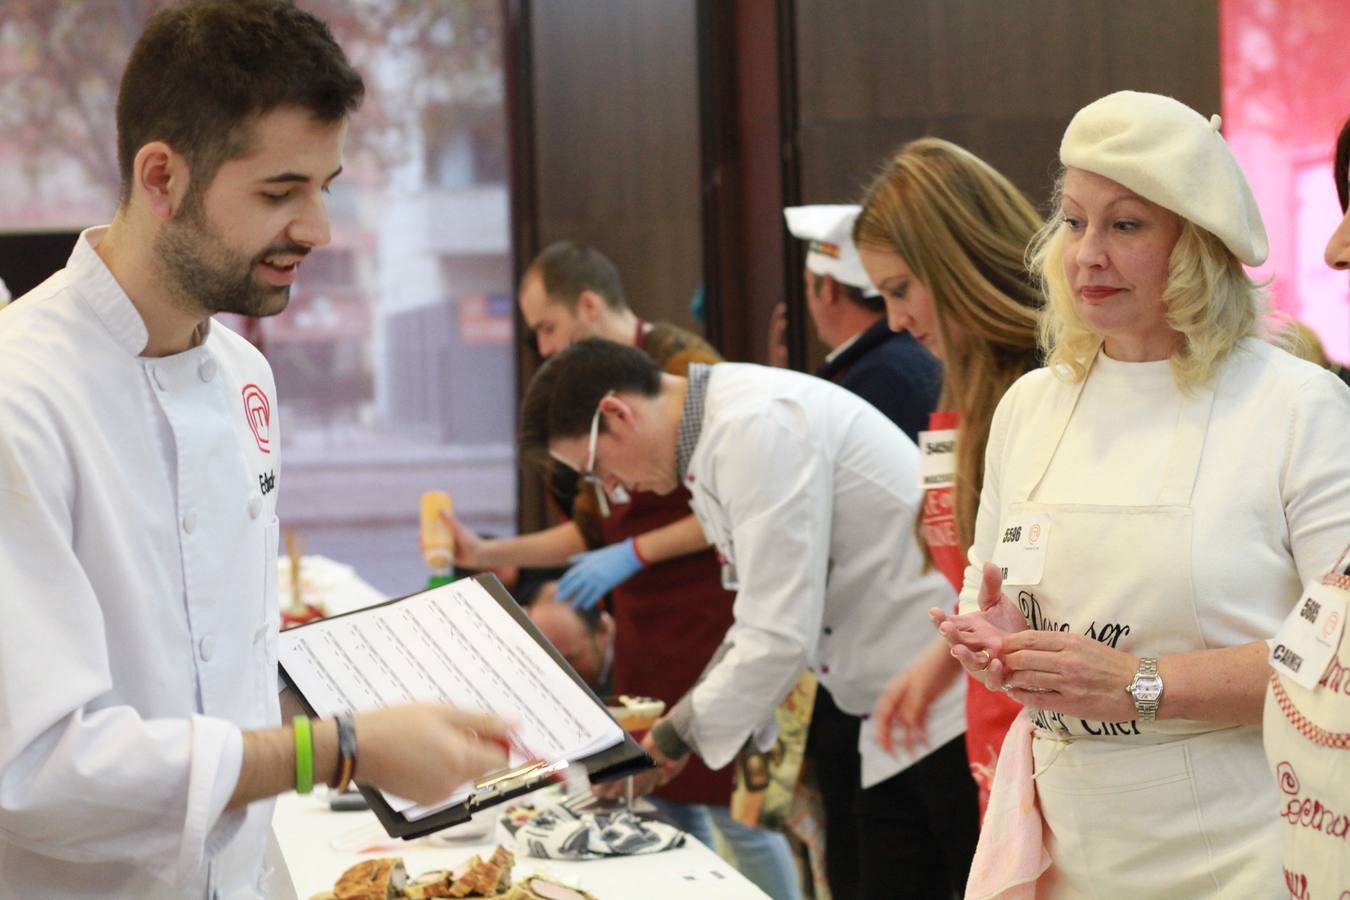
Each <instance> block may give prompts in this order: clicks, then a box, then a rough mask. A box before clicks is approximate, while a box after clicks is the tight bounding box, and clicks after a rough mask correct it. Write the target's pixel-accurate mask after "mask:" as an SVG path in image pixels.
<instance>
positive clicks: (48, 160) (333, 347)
mask: <svg viewBox="0 0 1350 900" xmlns="http://www.w3.org/2000/svg"><path fill="white" fill-rule="evenodd" d="M300 4H301V5H302V6H304V7H305V8H307V9H309V10H311V11H312V12H314V13H316V14H317V15H319V16H321V17H322V18H323V19H325V21H327V22H328V23H329V25H330V26H331V27H332V30H333V33H334V35H335V36H336V37H337V39H338V41H339V43H341V44H342V46H343V47H344V48H345V49H346V51H347V53H348V55H349V56H350V57H351V59H352V61H353V62H354V63H355V64H356V66H357V67H358V68H359V69H360V70H361V72H362V74H363V75H364V76H365V78H366V85H367V95H366V101H365V104H364V106H363V107H362V108H361V110H360V111H359V112H358V113H357V115H356V116H355V117H354V118H353V120H352V123H351V128H350V131H349V134H348V138H347V146H346V158H345V160H344V164H345V170H344V173H343V175H342V177H340V178H339V179H338V180H337V181H336V182H335V183H334V185H333V190H332V193H331V195H330V197H329V203H328V212H329V216H330V218H331V221H332V243H331V244H330V245H329V246H327V247H325V248H323V249H321V250H318V251H316V252H315V253H314V254H313V255H312V256H311V257H310V258H309V259H308V260H306V262H305V264H304V265H303V266H302V267H301V270H300V277H299V280H298V282H297V284H296V286H295V288H294V289H293V291H292V299H291V303H290V306H289V308H288V309H287V310H286V312H284V313H283V314H281V315H279V316H276V317H273V318H270V319H267V320H264V321H262V322H261V323H260V327H254V328H250V329H249V330H248V332H249V333H250V336H252V337H254V338H255V340H256V341H257V342H258V343H259V344H260V345H261V346H262V347H263V349H264V352H265V353H266V354H267V357H268V359H269V360H270V361H271V363H272V366H273V368H274V369H275V371H276V378H277V393H278V395H279V396H278V398H277V411H278V412H279V414H280V424H281V435H282V466H281V470H280V477H279V485H278V487H280V488H281V489H282V490H281V494H280V496H281V520H282V527H283V529H284V530H285V531H287V532H289V533H290V534H291V535H293V536H294V538H295V540H294V541H293V545H294V546H296V547H301V546H303V547H304V548H305V551H306V552H308V553H311V554H321V555H323V556H326V557H329V558H331V559H334V560H337V561H338V562H341V563H346V564H349V565H351V566H353V567H355V569H356V571H357V573H358V574H359V575H360V576H361V577H362V578H364V579H365V580H366V581H368V582H370V583H371V584H372V585H374V586H375V587H376V588H377V589H379V590H380V591H382V592H384V593H386V594H389V595H398V594H404V593H409V592H411V591H413V590H417V589H419V588H420V587H421V586H422V585H423V584H424V583H425V581H426V574H427V573H426V569H425V567H424V566H423V563H422V560H421V555H420V553H419V550H418V544H417V513H418V499H419V497H420V495H421V493H422V492H423V491H426V490H431V489H439V490H445V491H448V492H449V493H450V495H451V497H452V498H453V500H454V503H455V509H456V511H457V512H459V513H460V514H461V516H463V517H464V518H465V519H466V520H467V521H468V522H469V524H471V525H472V526H475V527H477V528H479V529H480V530H483V531H489V532H496V533H506V532H509V531H511V530H513V529H514V527H515V521H516V496H515V449H514V439H513V434H514V419H515V374H514V371H515V370H514V363H513V344H512V330H513V328H514V322H513V317H512V302H513V286H512V283H511V282H512V277H511V276H512V272H511V246H510V212H509V210H510V203H509V197H508V187H507V174H508V165H507V138H506V118H507V117H506V114H505V103H506V97H505V80H504V77H503V72H502V44H503V22H502V9H503V7H502V5H501V4H500V3H498V2H496V0H382V2H379V3H370V2H363V0H300ZM164 5H166V4H165V3H164V2H163V0H100V2H97V3H85V2H70V0H45V2H34V3H6V4H3V5H0V247H3V246H5V245H6V244H8V245H10V246H12V247H15V248H19V247H25V248H26V247H29V246H30V245H31V243H32V242H33V241H34V240H40V239H43V237H44V236H47V235H51V236H54V237H55V239H56V240H57V243H60V242H61V241H62V240H64V241H66V242H67V246H68V242H69V240H70V235H71V234H72V233H73V232H76V231H78V230H79V229H82V228H85V227H88V226H90V225H95V224H101V223H104V222H107V221H108V220H109V219H110V218H111V217H112V214H113V211H114V209H115V207H116V203H117V163H116V142H115V123H114V119H113V109H114V103H115V100H116V95H117V85H118V79H119V77H120V74H121V70H122V66H123V65H124V64H125V61H126V58H127V55H128V53H129V52H130V49H131V46H132V44H133V43H134V41H135V39H136V37H137V36H138V35H139V34H140V31H141V28H142V26H143V24H144V22H145V20H146V19H147V18H148V17H149V16H150V15H151V14H152V13H153V12H154V11H155V10H157V9H159V8H160V7H162V6H164ZM61 252H62V253H64V252H66V250H65V249H64V248H63V249H62V250H61ZM18 255H20V256H22V255H28V256H30V257H31V253H28V252H27V251H22V252H19V253H18ZM13 257H14V254H7V253H0V267H3V266H5V265H7V264H8V263H7V262H6V261H7V260H9V259H11V258H13ZM58 259H60V261H58V262H56V263H54V264H52V267H55V266H59V265H60V264H61V262H62V261H63V258H60V257H58ZM0 277H3V278H5V279H6V280H7V281H8V280H13V279H12V278H11V276H10V275H8V274H7V273H6V272H5V271H0ZM227 324H229V325H230V326H231V327H234V328H236V329H241V328H242V327H243V325H244V323H241V322H239V321H231V322H229V323H227Z"/></svg>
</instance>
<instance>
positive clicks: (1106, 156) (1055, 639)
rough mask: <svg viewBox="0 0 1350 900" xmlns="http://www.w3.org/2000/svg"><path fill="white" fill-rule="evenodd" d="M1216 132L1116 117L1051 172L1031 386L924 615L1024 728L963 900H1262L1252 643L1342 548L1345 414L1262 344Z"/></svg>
mask: <svg viewBox="0 0 1350 900" xmlns="http://www.w3.org/2000/svg"><path fill="white" fill-rule="evenodd" d="M1219 124H1220V123H1219V119H1218V117H1217V116H1215V117H1214V118H1213V119H1211V120H1208V121H1207V120H1206V119H1204V118H1203V117H1202V116H1200V115H1199V114H1198V113H1196V112H1194V111H1193V110H1191V109H1190V108H1188V107H1186V106H1185V105H1183V104H1181V103H1178V102H1177V101H1175V100H1173V99H1171V98H1168V97H1162V96H1158V95H1154V94H1141V93H1134V92H1128V91H1127V92H1120V93H1116V94H1112V95H1110V96H1107V97H1104V98H1102V99H1101V100H1098V101H1096V102H1094V103H1092V104H1090V105H1089V106H1087V107H1085V108H1084V109H1082V110H1080V111H1079V113H1078V114H1077V115H1076V116H1075V117H1074V119H1073V121H1072V122H1070V124H1069V127H1068V130H1067V131H1066V132H1065V135H1064V140H1063V142H1062V144H1061V146H1060V161H1061V162H1062V163H1063V165H1064V171H1063V174H1062V176H1061V179H1060V183H1059V191H1058V197H1057V201H1056V207H1057V208H1056V210H1055V212H1054V215H1053V216H1052V218H1051V220H1050V221H1049V222H1048V223H1047V225H1046V227H1045V229H1043V231H1042V232H1041V233H1040V234H1039V235H1038V237H1037V240H1036V241H1035V242H1034V243H1033V246H1032V249H1031V251H1030V253H1031V257H1032V263H1033V269H1034V271H1035V272H1036V273H1037V274H1038V276H1039V277H1040V280H1041V283H1042V286H1043V291H1044V293H1045V296H1046V312H1045V315H1044V319H1043V321H1042V323H1041V342H1042V345H1043V349H1044V351H1045V353H1046V356H1047V367H1046V368H1045V369H1042V370H1038V371H1035V372H1032V373H1030V374H1028V375H1026V376H1025V377H1023V378H1022V379H1020V380H1019V381H1018V382H1017V383H1016V384H1015V385H1013V387H1012V388H1011V389H1010V390H1009V391H1008V393H1007V394H1006V395H1005V396H1004V398H1003V400H1002V402H1001V403H1000V404H999V407H998V410H997V412H996V413H995V415H994V420H993V424H992V427H991V430H990V438H989V444H988V449H987V452H986V460H987V463H986V474H985V480H984V491H983V493H982V495H981V498H980V510H979V514H978V518H977V524H976V533H975V543H974V545H973V546H972V548H971V551H970V562H971V565H970V567H969V568H968V569H967V572H966V580H965V589H964V591H963V592H962V607H961V609H962V614H961V615H957V616H947V615H944V614H942V613H941V612H939V611H934V619H935V621H936V622H937V623H938V627H939V631H940V632H941V633H942V635H943V636H944V637H945V638H947V640H948V641H949V642H950V643H951V644H952V647H953V654H954V655H955V656H956V657H957V659H958V660H960V661H961V663H962V665H964V666H965V667H966V669H967V670H968V671H970V672H972V674H975V675H976V676H977V677H980V678H982V679H983V680H984V682H985V684H986V685H987V686H989V687H990V688H998V689H1003V690H1006V691H1008V694H1009V696H1011V697H1013V698H1014V699H1015V700H1017V701H1018V702H1019V703H1022V704H1024V705H1025V706H1026V707H1027V714H1026V716H1025V717H1023V718H1021V719H1020V720H1019V723H1018V725H1016V726H1015V727H1014V729H1013V730H1012V731H1010V732H1009V738H1008V741H1007V742H1006V743H1005V745H1004V748H1003V751H1002V753H1001V755H1000V760H999V767H998V771H997V773H996V775H995V781H994V788H993V796H992V798H991V800H990V806H989V812H988V815H987V818H986V823H987V824H986V829H985V832H984V833H983V834H982V835H981V845H980V850H979V851H978V852H977V855H976V862H975V865H974V867H973V868H972V874H971V881H970V883H969V885H968V887H967V897H994V896H1026V897H1031V896H1035V897H1038V898H1043V897H1056V898H1057V897H1110V898H1114V897H1129V898H1132V900H1133V898H1177V897H1186V898H1196V897H1235V898H1247V897H1271V896H1275V895H1277V894H1281V893H1283V890H1284V880H1283V877H1282V875H1281V871H1280V858H1279V839H1278V838H1279V829H1280V828H1281V827H1283V826H1282V824H1281V821H1280V818H1279V814H1278V805H1277V804H1278V801H1277V793H1276V788H1275V785H1274V783H1273V780H1272V778H1271V776H1270V771H1269V769H1268V768H1267V766H1266V763H1265V759H1264V754H1263V752H1262V744H1261V731H1260V723H1261V715H1262V704H1263V699H1264V696H1265V692H1266V683H1267V679H1268V677H1269V669H1268V668H1267V662H1266V660H1267V654H1268V645H1267V643H1266V641H1267V639H1268V638H1270V637H1271V636H1272V635H1274V634H1275V632H1276V630H1277V629H1278V628H1279V626H1280V624H1281V622H1282V621H1283V620H1284V619H1285V617H1286V615H1287V614H1288V613H1289V612H1290V610H1291V609H1292V608H1293V606H1294V605H1295V603H1296V602H1297V601H1298V600H1299V595H1300V589H1301V586H1302V585H1303V584H1304V583H1306V582H1308V581H1309V580H1310V579H1315V578H1320V577H1321V575H1322V573H1323V572H1325V571H1326V570H1327V568H1328V567H1329V566H1330V565H1331V563H1332V562H1334V561H1335V559H1336V558H1337V556H1338V555H1339V554H1340V552H1341V550H1342V548H1343V546H1344V543H1345V540H1346V536H1347V535H1350V454H1346V453H1345V452H1344V436H1345V435H1346V434H1347V433H1350V392H1347V391H1346V390H1345V387H1344V385H1342V384H1340V383H1339V382H1338V381H1337V380H1336V378H1335V376H1333V375H1331V374H1330V373H1328V372H1326V371H1324V370H1322V369H1319V368H1318V367H1316V366H1313V365H1311V364H1309V363H1306V362H1303V361H1302V360H1298V359H1295V358H1294V357H1292V356H1290V355H1288V354H1286V353H1284V352H1283V351H1281V350H1278V349H1276V348H1274V347H1272V346H1270V345H1268V344H1266V343H1264V342H1262V341H1261V340H1260V339H1259V338H1258V336H1257V322H1258V313H1259V309H1260V307H1261V292H1260V290H1259V289H1258V287H1257V286H1256V285H1255V284H1254V283H1253V282H1252V281H1251V279H1250V278H1249V277H1248V276H1247V274H1246V273H1245V272H1244V270H1243V268H1242V264H1243V263H1247V264H1249V265H1258V264H1260V263H1261V262H1262V261H1263V260H1264V259H1265V257H1266V234H1265V228H1264V226H1263V225H1262V222H1261V215H1260V212H1259V211H1258V209H1257V207H1256V203H1255V201H1254V200H1253V198H1252V194H1251V190H1250V189H1249V187H1248V185H1247V181H1246V178H1245V177H1244V175H1243V174H1242V171H1241V170H1240V169H1239V167H1238V165H1237V162H1236V161H1235V160H1234V158H1233V156H1232V153H1231V152H1230V151H1229V149H1228V147H1227V145H1226V144H1225V142H1224V140H1223V138H1222V137H1221V136H1220V134H1219V130H1218V128H1219ZM1037 812H1039V816H1037ZM1041 820H1043V822H1044V826H1045V827H1044V830H1043V831H1042V828H1041Z"/></svg>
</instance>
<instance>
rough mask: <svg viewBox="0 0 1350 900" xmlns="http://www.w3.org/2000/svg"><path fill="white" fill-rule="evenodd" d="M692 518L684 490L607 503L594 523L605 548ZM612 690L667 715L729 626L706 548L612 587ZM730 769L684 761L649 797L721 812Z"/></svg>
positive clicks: (726, 594)
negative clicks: (654, 702)
mask: <svg viewBox="0 0 1350 900" xmlns="http://www.w3.org/2000/svg"><path fill="white" fill-rule="evenodd" d="M689 515H692V512H691V511H690V508H689V492H688V491H686V490H684V489H683V488H679V489H677V490H675V491H673V492H672V493H670V494H667V495H665V496H661V495H659V494H650V493H646V492H634V493H633V494H632V499H631V502H629V503H611V504H610V515H609V516H607V517H602V518H601V519H600V527H601V529H602V530H603V531H604V536H605V542H606V543H607V544H613V543H618V542H619V541H623V540H626V539H627V538H629V537H632V536H635V535H640V534H645V533H647V532H648V531H651V530H652V529H654V528H660V527H661V526H663V525H669V524H670V523H672V522H677V521H679V520H680V519H683V518H685V517H686V516H689ZM611 596H612V598H613V601H614V607H613V615H614V623H615V625H616V628H615V632H614V633H615V636H614V662H613V668H612V669H611V672H612V675H613V685H614V692H615V693H617V694H636V695H641V696H644V697H656V698H658V699H661V700H664V701H666V707H667V709H669V708H670V707H671V706H674V705H675V702H676V701H677V700H679V699H680V698H681V697H683V696H684V695H685V694H686V693H688V691H689V689H690V688H692V687H693V686H694V682H695V681H697V680H698V677H699V675H701V674H702V673H703V669H704V667H706V666H707V665H708V660H710V659H711V658H712V655H713V653H714V652H715V651H716V650H717V648H718V647H719V646H720V645H721V643H722V638H723V637H725V636H726V633H727V629H729V628H730V627H731V623H732V615H731V604H732V601H733V600H734V599H735V597H736V595H735V594H733V593H731V592H730V591H726V590H723V589H722V579H721V568H720V566H719V565H718V563H717V555H716V553H714V551H713V550H712V549H711V548H709V549H707V550H701V551H699V552H698V553H690V554H688V555H686V556H680V557H676V558H675V559H671V560H667V561H665V562H660V563H654V564H652V565H650V566H648V567H646V568H645V569H642V570H641V571H639V572H638V573H637V574H636V575H634V576H633V577H632V578H630V579H628V580H627V581H625V582H624V583H623V584H621V585H619V586H618V587H616V588H615V589H614V590H613V592H612V593H611ZM731 782H732V767H730V766H728V767H726V768H725V769H723V770H721V771H720V772H714V771H712V770H710V769H709V768H708V767H707V766H705V765H704V764H703V760H701V759H699V758H698V756H696V755H695V756H691V758H690V760H689V764H688V765H687V766H685V768H684V771H683V772H681V773H680V776H679V777H678V778H676V779H675V780H674V781H672V782H671V783H670V784H668V785H666V786H665V787H663V788H660V789H659V790H657V791H656V795H657V796H658V797H661V798H663V799H666V800H673V801H676V802H679V803H707V804H713V805H716V806H726V805H727V803H728V802H729V801H730V799H731Z"/></svg>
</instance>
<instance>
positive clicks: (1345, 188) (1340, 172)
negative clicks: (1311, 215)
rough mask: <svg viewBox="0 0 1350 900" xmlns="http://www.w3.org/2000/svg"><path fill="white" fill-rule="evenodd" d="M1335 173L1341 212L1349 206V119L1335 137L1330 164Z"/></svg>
mask: <svg viewBox="0 0 1350 900" xmlns="http://www.w3.org/2000/svg"><path fill="white" fill-rule="evenodd" d="M1332 171H1333V172H1334V173H1335V175H1336V197H1337V198H1338V199H1339V200H1340V201H1341V212H1345V211H1346V210H1347V208H1350V183H1347V179H1350V119H1346V120H1345V124H1344V125H1342V126H1341V136H1340V137H1338V138H1337V139H1336V161H1335V164H1334V165H1333V166H1332Z"/></svg>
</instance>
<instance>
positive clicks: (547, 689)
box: [279, 576, 626, 822]
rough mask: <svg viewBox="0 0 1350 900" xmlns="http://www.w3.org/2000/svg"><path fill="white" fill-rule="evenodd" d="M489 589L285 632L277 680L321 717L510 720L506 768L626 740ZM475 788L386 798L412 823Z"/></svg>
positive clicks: (446, 591) (454, 586)
mask: <svg viewBox="0 0 1350 900" xmlns="http://www.w3.org/2000/svg"><path fill="white" fill-rule="evenodd" d="M482 577H484V576H480V578H482ZM485 577H487V578H491V576H485ZM486 584H488V585H489V586H491V587H492V588H493V589H494V591H495V592H496V594H497V596H494V594H493V593H490V592H489V590H488V589H487V587H485V583H480V581H479V580H469V579H461V580H459V581H455V582H452V583H451V584H447V585H444V586H443V587H438V588H435V589H433V590H429V591H426V592H424V593H421V594H414V595H412V596H410V597H405V598H403V599H401V600H395V601H391V602H389V603H384V604H381V605H379V606H373V607H369V608H367V609H364V610H358V611H357V612H355V613H350V614H347V615H343V616H339V617H336V618H332V619H326V620H322V621H318V622H314V623H312V624H309V625H305V626H302V627H299V628H293V629H290V630H287V631H284V632H282V633H281V636H280V657H279V661H280V663H281V667H282V671H283V674H284V676H285V678H286V680H287V681H288V682H289V683H290V684H291V685H292V687H294V688H295V690H296V691H297V692H298V693H299V694H300V695H301V697H302V699H303V700H304V702H305V704H306V705H307V706H309V707H310V708H311V709H312V710H313V712H314V714H315V715H317V716H332V715H336V714H337V713H341V712H347V711H356V710H363V709H374V708H378V707H382V706H391V705H394V704H398V703H411V702H416V701H441V702H445V703H451V704H454V705H455V706H458V707H461V708H463V709H470V710H480V711H484V712H491V713H495V714H496V715H498V716H501V717H503V718H505V719H508V720H512V721H514V722H517V723H518V727H517V730H516V733H515V738H514V740H513V742H512V746H511V752H510V760H509V765H510V767H518V766H521V765H522V764H524V763H528V762H531V761H535V760H543V761H547V762H548V763H551V764H559V763H563V762H573V761H577V760H584V759H586V758H588V757H593V756H595V755H596V754H600V753H602V752H603V751H606V750H609V749H611V748H615V747H617V746H618V745H620V744H622V743H624V741H625V738H626V732H624V730H623V728H622V727H621V726H620V725H619V724H618V723H617V722H615V721H614V719H612V718H611V717H610V716H609V714H608V713H607V712H605V709H604V707H603V705H601V703H600V702H599V701H598V700H597V699H596V698H595V696H594V695H593V694H591V693H590V691H588V690H587V689H586V688H585V687H583V686H582V685H581V684H580V683H579V681H578V680H577V679H576V677H575V675H574V674H573V673H571V672H570V671H568V670H567V669H566V668H564V666H563V665H561V664H560V662H561V658H560V657H557V654H556V651H554V650H553V649H552V647H546V646H545V644H544V643H541V642H542V641H543V638H541V637H539V636H538V632H537V631H535V630H534V629H533V627H532V625H530V624H529V620H528V619H526V618H525V617H524V614H523V612H521V611H520V610H519V608H518V607H516V606H515V601H514V600H511V599H510V596H509V595H508V594H506V592H505V590H504V589H503V588H501V586H500V585H499V584H498V583H497V582H496V580H495V578H494V579H492V580H491V581H490V582H486ZM502 597H505V602H503V600H502ZM508 604H509V605H508ZM358 741H359V735H358ZM480 785H481V783H480ZM475 788H476V786H475V785H474V784H473V783H468V784H465V786H464V787H463V788H462V789H461V790H459V791H457V792H456V793H455V794H454V795H452V796H450V797H447V798H446V800H445V801H444V802H442V803H439V804H436V805H433V806H421V805H418V804H416V803H414V802H413V801H411V800H407V799H405V798H401V797H397V796H394V795H392V794H388V793H383V792H381V793H382V796H383V799H384V800H385V801H386V802H387V803H388V805H389V807H390V809H391V810H392V811H393V812H395V813H397V814H398V815H399V816H400V817H401V818H402V819H404V820H406V821H407V822H416V821H418V820H421V819H425V818H426V817H429V816H432V815H434V814H436V813H438V812H441V811H444V810H446V809H447V808H449V807H453V806H455V805H457V804H463V803H465V802H466V801H469V800H470V799H471V796H472V795H473V794H474V791H475ZM363 792H364V791H363Z"/></svg>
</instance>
